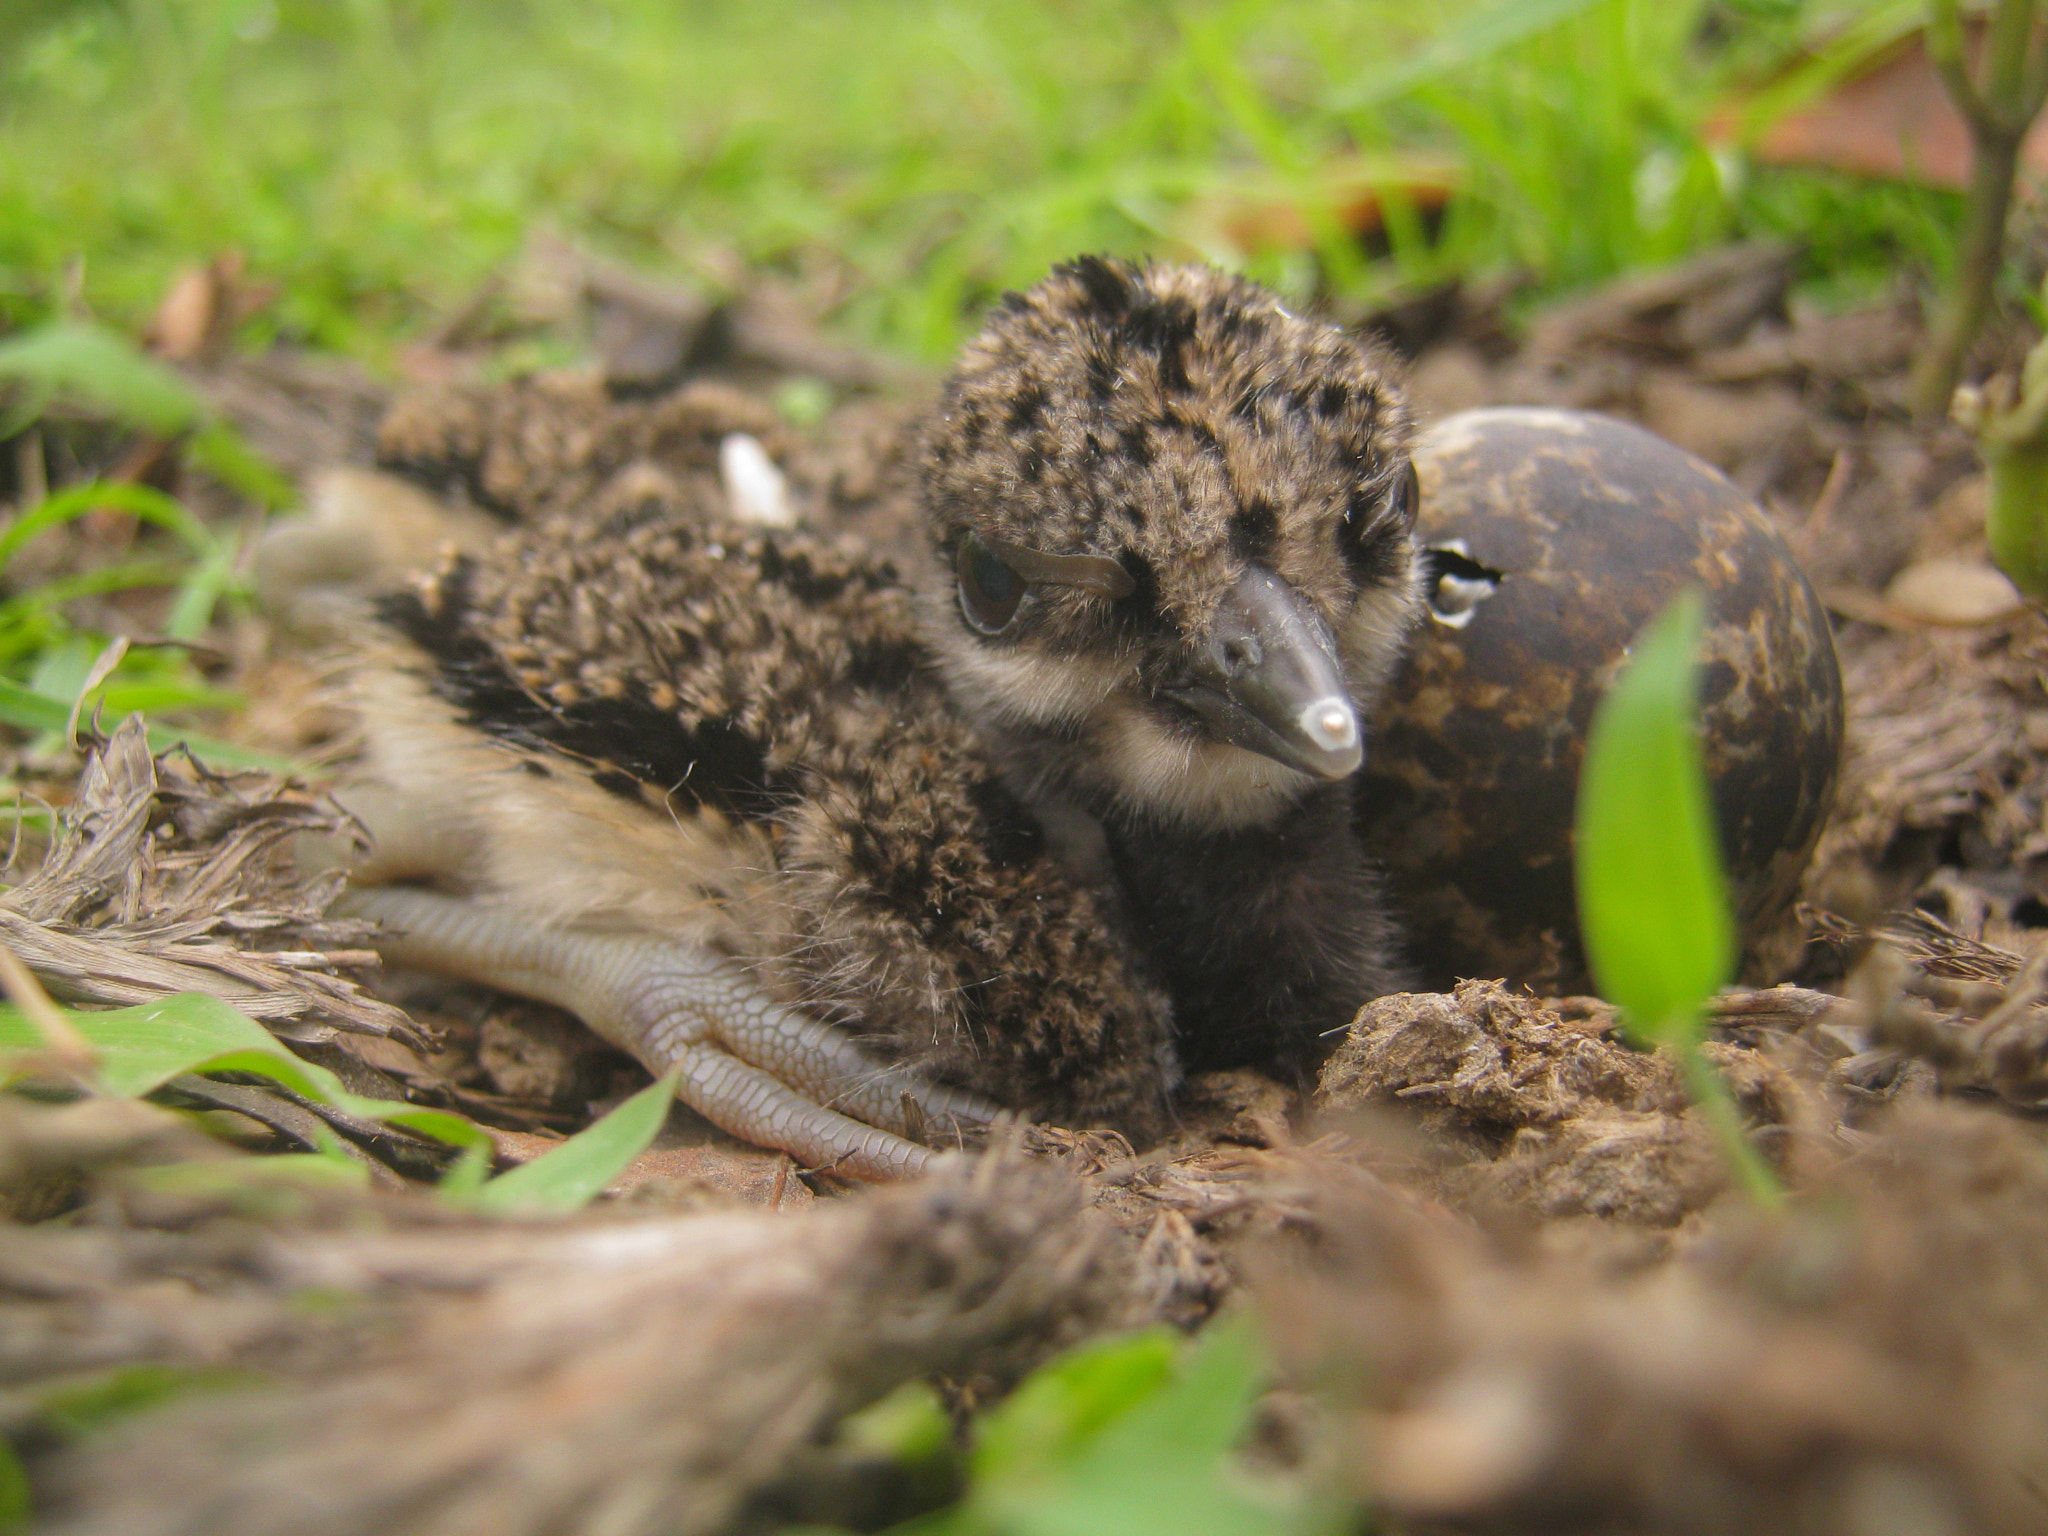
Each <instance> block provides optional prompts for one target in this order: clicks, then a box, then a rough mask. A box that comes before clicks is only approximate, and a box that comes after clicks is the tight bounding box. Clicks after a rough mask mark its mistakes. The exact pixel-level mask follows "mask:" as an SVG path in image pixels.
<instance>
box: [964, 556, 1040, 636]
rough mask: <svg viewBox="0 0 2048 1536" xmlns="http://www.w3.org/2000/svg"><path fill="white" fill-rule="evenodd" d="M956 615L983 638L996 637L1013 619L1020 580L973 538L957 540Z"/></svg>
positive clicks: (1021, 590) (1022, 587)
mask: <svg viewBox="0 0 2048 1536" xmlns="http://www.w3.org/2000/svg"><path fill="white" fill-rule="evenodd" d="M957 564H958V570H959V575H960V611H961V612H962V613H963V614H965V615H966V616H967V622H968V623H969V624H971V625H973V626H974V627H975V628H976V629H978V630H980V631H981V632H982V633H983V634H984V635H999V634H1001V633H1002V632H1003V631H1004V630H1006V629H1008V628H1009V627H1010V624H1011V622H1012V621H1013V620H1014V619H1015V618H1016V617H1017V609H1018V606H1019V605H1020V604H1022V603H1023V601H1024V591H1025V583H1024V578H1023V577H1021V576H1019V575H1018V574H1017V573H1016V572H1015V571H1013V570H1011V569H1010V567H1009V566H1007V565H1005V564H1004V563H1003V560H1002V557H1001V556H1000V555H998V554H996V553H995V551H994V550H992V549H990V548H989V547H988V546H987V545H986V544H983V543H982V542H981V541H980V540H979V539H977V538H975V537H974V535H973V534H971V533H970V534H968V535H966V536H965V537H964V538H962V539H961V540H960V555H959V560H958V563H957Z"/></svg>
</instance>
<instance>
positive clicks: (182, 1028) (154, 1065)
mask: <svg viewBox="0 0 2048 1536" xmlns="http://www.w3.org/2000/svg"><path fill="white" fill-rule="evenodd" d="M65 1017H66V1018H68V1019H69V1020H70V1021H71V1023H72V1024H73V1025H74V1026H75V1027H76V1028H77V1030H78V1032H79V1033H80V1034H81V1035H83V1036H84V1037H85V1039H86V1041H87V1042H88V1043H89V1044H90V1045H91V1046H92V1047H93V1049H94V1051H95V1052H97V1053H98V1056H99V1083H100V1086H101V1087H102V1088H103V1089H104V1090H105V1091H106V1092H108V1093H111V1094H115V1095H118V1096H120V1097H123V1098H140V1097H141V1096H142V1095H144V1094H146V1093H151V1092H153V1091H155V1090H156V1089H158V1088H161V1087H162V1086H163V1085H164V1084H165V1083H167V1082H169V1081H170V1080H171V1079H172V1078H174V1077H177V1076H179V1075H181V1074H183V1073H186V1072H248V1073H251V1074H254V1075H257V1076H262V1077H267V1078H269V1079H270V1080H271V1081H273V1082H276V1083H281V1084H283V1085H284V1086H285V1087H287V1088H289V1089H291V1090H292V1092H294V1093H296V1094H299V1095H301V1096H302V1097H304V1098H308V1099H311V1100H313V1101H314V1102H316V1103H320V1104H331V1105H333V1106H334V1107H335V1108H336V1109H340V1110H344V1111H346V1112H347V1113H349V1114H351V1115H356V1116H358V1117H360V1118H362V1119H365V1120H380V1121H383V1122H384V1123H385V1124H387V1125H396V1126H402V1127H404V1128H405V1129H406V1130H411V1131H418V1132H419V1133H420V1134H421V1135H423V1136H431V1137H433V1138H434V1139H435V1140H437V1141H445V1142H447V1143H449V1144H450V1145H451V1146H457V1147H461V1148H462V1149H463V1150H464V1154H465V1160H466V1161H470V1162H474V1161H476V1160H479V1159H481V1160H488V1159H489V1157H490V1151H491V1139H490V1137H489V1135H487V1134H486V1133H485V1132H484V1131H483V1130H482V1128H481V1127H479V1126H476V1125H474V1124H472V1123H471V1122H470V1121H468V1120H465V1119H464V1118H463V1117H462V1116H460V1115H457V1114H451V1113H449V1112H448V1111H447V1110H444V1109H421V1108H419V1107H417V1106H415V1105H411V1104H400V1103H398V1102H396V1101H394V1100H390V1099H369V1098H363V1097H361V1096H359V1095H357V1094H353V1093H351V1092H349V1091H348V1089H346V1088H344V1087H343V1086H342V1084H341V1079H339V1078H338V1077H336V1076H335V1075H334V1074H333V1073H332V1072H330V1071H328V1070H327V1069H326V1068H325V1067H321V1066H315V1065H314V1064H313V1063H312V1062H309V1061H301V1060H300V1059H299V1058H298V1057H296V1056H294V1055H292V1054H291V1052H289V1051H287V1050H286V1049H285V1048H284V1047H283V1046H282V1045H280V1044H278V1042H277V1039H276V1037H275V1036H273V1035H272V1034H271V1033H270V1031H268V1030H267V1029H265V1028H264V1027H263V1026H262V1025H261V1024H258V1023H257V1022H256V1021H255V1020H254V1019H252V1018H250V1017H248V1016H247V1015H246V1014H243V1013H240V1012H238V1011H236V1010H235V1009H233V1008H231V1007H229V1006H228V1005H227V1004H226V1003H224V1002H222V1001H221V1000H220V999H219V998H217V997H209V996H207V995H206V994H205V993H201V992H181V993H179V994H178V995H177V996H175V997H167V998H165V999H163V1000H162V1001H161V1002H155V1003H144V1004H142V1005H140V1006H139V1007H135V1008H118V1009H111V1010H108V1011H106V1012H102V1013H86V1012H80V1011H76V1010H66V1013H65ZM39 1045H40V1037H39V1036H38V1034H37V1033H36V1031H35V1028H34V1027H33V1026H32V1025H31V1024H30V1023H29V1021H28V1020H27V1019H26V1018H24V1017H23V1016H22V1015H21V1013H20V1012H19V1010H17V1009H13V1008H0V1082H6V1081H12V1080H14V1079H15V1078H18V1077H20V1076H21V1075H22V1074H23V1072H24V1070H25V1068H24V1066H23V1064H22V1062H21V1061H20V1060H16V1061H14V1062H11V1063H10V1062H9V1061H8V1060H7V1053H10V1052H12V1053H20V1054H21V1056H22V1057H27V1058H32V1054H33V1053H34V1052H35V1051H36V1049H37V1048H38V1046H39Z"/></svg>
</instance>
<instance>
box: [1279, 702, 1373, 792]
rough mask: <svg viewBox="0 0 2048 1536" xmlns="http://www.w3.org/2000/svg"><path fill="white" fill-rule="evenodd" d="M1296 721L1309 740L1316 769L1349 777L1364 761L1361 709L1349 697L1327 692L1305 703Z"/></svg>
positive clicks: (1331, 775)
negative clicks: (1353, 704)
mask: <svg viewBox="0 0 2048 1536" xmlns="http://www.w3.org/2000/svg"><path fill="white" fill-rule="evenodd" d="M1295 725H1296V726H1297V728H1298V729H1299V730H1300V731H1301V734H1302V736H1303V737H1304V738H1305V739H1306V740H1307V741H1308V742H1309V743H1310V746H1311V749H1312V752H1313V755H1314V758H1315V766H1316V771H1317V772H1318V773H1320V774H1321V775H1322V776H1323V777H1324V778H1326V779H1342V778H1348V777H1349V776H1350V775H1351V774H1353V773H1355V772H1357V770H1358V765H1359V764H1360V763H1361V762H1362V761H1364V758H1365V749H1364V747H1363V745H1362V744H1361V743H1360V742H1359V739H1358V711H1357V710H1355V709H1353V708H1352V707H1351V701H1350V700H1349V699H1342V698H1338V697H1336V696H1335V695H1327V696H1325V697H1323V698H1320V699H1316V700H1314V701H1312V702H1311V703H1309V704H1307V705H1306V706H1304V707H1303V709H1302V711H1301V713H1300V714H1299V715H1297V716H1296V717H1295Z"/></svg>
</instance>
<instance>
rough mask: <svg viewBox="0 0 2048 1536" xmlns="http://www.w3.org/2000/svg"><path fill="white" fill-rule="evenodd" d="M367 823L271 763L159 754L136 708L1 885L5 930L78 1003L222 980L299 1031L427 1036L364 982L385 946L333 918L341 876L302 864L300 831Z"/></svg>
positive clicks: (287, 1032)
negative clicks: (365, 989) (37, 845)
mask: <svg viewBox="0 0 2048 1536" xmlns="http://www.w3.org/2000/svg"><path fill="white" fill-rule="evenodd" d="M351 827H352V823H351V822H350V821H349V819H348V817H347V815H346V813H344V812H343V811H341V810H340V809H339V808H338V807H336V806H335V805H333V804H332V802H330V801H327V800H325V799H324V798H323V797H320V796H317V795H314V794H311V793H308V792H307V791H305V790H302V789H298V788H295V787H293V786H291V785H289V784H287V783H284V782H282V781H279V780H277V779H275V778H273V777H271V776H269V775H260V774H236V775H232V776H223V775H220V774H216V773H214V772H212V771H210V770H209V769H207V768H205V767H203V766H202V765H201V764H199V763H198V762H197V761H196V760H194V759H192V758H191V757H189V756H187V755H185V754H183V753H179V752H168V753H165V754H163V755H161V756H159V757H155V758H152V756H151V755H150V751H149V746H148V742H147V739H146V738H145V736H144V734H143V728H142V723H141V719H140V717H130V718H129V719H128V720H127V721H125V722H124V723H123V724H122V725H121V726H120V727H119V728H118V729H117V730H116V731H115V732H114V734H113V736H112V737H110V738H108V739H106V740H104V741H102V742H100V743H98V744H96V745H95V746H94V747H93V749H92V750H91V752H90V753H89V754H88V756H87V759H86V764H85V768H84V771H83V772H82V774H81V775H80V778H79V782H78V789H77V793H76V796H75V798H74V799H73V801H72V803H71V805H70V806H68V807H67V808H66V809H65V810H64V812H63V813H62V815H61V817H60V821H59V828H58V833H57V837H56V840H55V842H54V844H53V845H52V846H51V848H50V849H49V851H48V853H47V854H46V855H45V857H44V859H43V861H42V863H41V865H40V867H39V868H38V869H37V870H36V871H35V873H34V874H32V875H31V876H29V878H27V879H26V880H24V881H22V882H21V883H20V884H19V885H17V886H15V887H14V888H13V889H12V890H10V891H8V892H7V893H6V894H5V895H4V896H0V943H4V944H6V945H7V947H8V948H10V949H12V950H13V951H14V952H15V954H17V955H18V956H20V958H21V959H22V961H23V962H24V963H25V964H26V965H27V966H28V967H29V969H30V970H31V971H33V972H34V973H35V975H36V977H37V979H38V980H40V981H41V982H42V984H43V985H44V986H45V987H47V988H49V990H50V991H51V992H53V993H55V994H56V995H57V996H59V997H62V998H65V999H67V1000H70V1001H73V1002H78V1003H85V1004H99V1005H116V1006H121V1005H128V1004H135V1003H146V1002H153V1001H156V1000H157V999H159V998H162V997H165V996H168V995H170V994H173V993H177V992H208V993H211V994H213V995H214V996H216V997H219V998H221V999H223V1000H224V1001H226V1002H228V1003H230V1004H232V1005H233V1006H234V1007H236V1008H239V1009H240V1010H242V1012H244V1013H247V1014H249V1015H250V1016H251V1017H253V1018H257V1019H260V1020H262V1021H263V1022H264V1023H266V1024H268V1025H269V1026H270V1027H271V1028H272V1029H273V1030H274V1031H276V1032H277V1033H279V1034H281V1035H284V1036H285V1037H287V1038H290V1039H295V1040H321V1039H326V1038H328V1037H330V1036H331V1035H332V1034H333V1033H334V1032H335V1031H337V1030H340V1031H343V1032H352V1033H359V1034H367V1035H382V1036H397V1037H399V1038H405V1039H412V1040H415V1041H417V1040H419V1039H420V1036H419V1033H418V1031H417V1029H416V1028H415V1026H414V1025H413V1024H412V1022H411V1021H410V1020H409V1019H407V1018H406V1016H405V1015H404V1014H403V1013H401V1012H400V1011H399V1010H398V1009H396V1008H393V1007H391V1006H390V1005H388V1004H386V1003H380V1002H378V1001H376V1000H375V999H373V998H370V997H367V996H365V995H364V994H363V993H362V992H361V991H360V990H359V989H358V988H357V986H356V984H355V982H354V981H353V980H352V979H350V975H349V973H350V972H360V971H361V970H363V969H364V968H366V967H370V966H374V965H375V964H376V955H375V953H374V951H372V950H371V949H370V948H369V940H370V937H371V933H372V930H371V928H370V926H369V925H368V924H366V923H361V922H356V921H352V920H348V919H339V918H330V917H328V916H326V907H327V904H328V903H329V902H330V901H331V900H332V899H333V896H334V893H335V890H336V888H337V887H338V885H339V882H340V878H341V877H340V876H339V875H337V874H312V875H307V874H305V873H302V872H301V871H300V870H299V869H298V868H297V867H296V866H295V865H294V863H293V862H292V859H291V856H290V849H289V846H288V845H289V843H290V841H291V839H293V838H294V837H296V836H299V835H301V834H313V835H324V836H346V835H348V834H349V831H350V828H351Z"/></svg>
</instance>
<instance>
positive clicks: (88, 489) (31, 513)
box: [0, 480, 214, 565]
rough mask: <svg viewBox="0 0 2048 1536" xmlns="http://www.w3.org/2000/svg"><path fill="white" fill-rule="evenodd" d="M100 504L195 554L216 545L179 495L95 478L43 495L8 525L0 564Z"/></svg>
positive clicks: (0, 540) (1, 536)
mask: <svg viewBox="0 0 2048 1536" xmlns="http://www.w3.org/2000/svg"><path fill="white" fill-rule="evenodd" d="M97 507H112V508H114V509H115V510H116V511H119V512H126V513H127V514H128V515H129V516H130V517H133V518H135V519H136V520H137V521H138V522H144V523H151V524H154V525H155V526H156V527H159V528H164V529H167V530H169V531H170V532H171V533H174V534H176V535H177V536H178V538H179V539H181V540H182V541H183V542H184V543H185V545H186V546H187V547H188V548H189V549H190V550H191V551H192V552H193V553H194V554H196V555H204V554H207V553H210V552H211V551H212V549H213V547H214V538H213V535H212V534H211V533H209V532H208V531H207V528H206V525H205V524H204V523H202V522H200V521H199V519H198V518H196V517H194V516H193V515H192V513H191V512H190V511H189V510H187V509H186V507H185V504H184V503H183V502H181V501H179V500H177V499H176V498H175V497H171V496H166V495H165V494H164V493H163V492H162V491H159V490H156V489H155V488H153V487H151V486H147V485H136V484H133V483H132V482H129V481H125V480H106V481H101V480H93V481H88V482H87V483H86V484H84V485H74V486H72V487H70V488H69V489H68V490H63V491H59V492H58V493H57V494H56V495H54V496H48V497H45V498H44V499H43V500H42V501H39V502H37V503H36V505H34V506H33V507H30V508H29V509H28V510H27V511H26V512H24V513H22V514H21V516H20V517H18V518H16V519H15V520H14V521H13V522H11V523H9V524H8V525H7V528H6V531H5V532H0V565H5V564H7V562H9V561H10V560H12V559H13V558H14V557H15V555H16V554H18V553H19V552H20V550H21V547H22V545H24V544H26V543H27V542H28V541H29V540H30V539H32V538H34V537H35V536H36V535H37V534H39V533H47V532H48V531H49V530H50V529H52V528H58V527H61V526H63V525H64V524H65V523H70V522H76V521H77V520H78V519H79V518H81V517H83V516H85V515H86V514H87V513H88V512H91V511H92V510H94V509H95V508H97Z"/></svg>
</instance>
